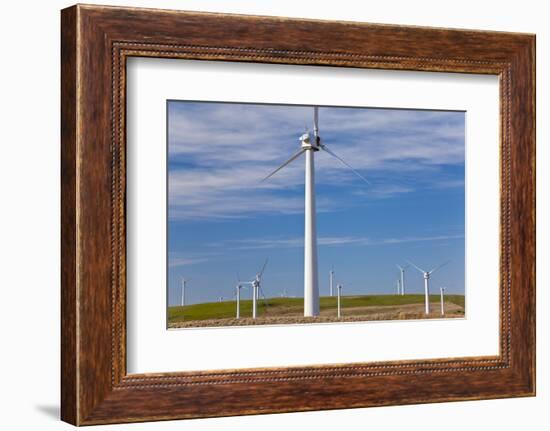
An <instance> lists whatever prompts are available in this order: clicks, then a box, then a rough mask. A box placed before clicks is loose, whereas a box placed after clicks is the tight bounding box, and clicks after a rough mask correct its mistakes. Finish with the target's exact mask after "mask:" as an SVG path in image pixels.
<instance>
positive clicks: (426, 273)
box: [407, 260, 450, 314]
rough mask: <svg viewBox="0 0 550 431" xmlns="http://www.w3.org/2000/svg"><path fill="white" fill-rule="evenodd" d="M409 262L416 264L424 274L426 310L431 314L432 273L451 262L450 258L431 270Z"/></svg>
mask: <svg viewBox="0 0 550 431" xmlns="http://www.w3.org/2000/svg"><path fill="white" fill-rule="evenodd" d="M407 262H408V263H409V264H411V265H412V266H414V267H415V268H416V269H418V270H419V271H420V272H421V273H422V274H423V275H424V312H425V313H426V314H430V275H432V274H433V273H434V272H435V271H437V270H438V269H439V268H441V267H442V266H445V265H447V264H448V263H449V262H450V260H448V261H447V262H445V263H442V264H441V265H439V266H436V267H435V268H433V269H431V270H430V271H424V270H423V269H422V268H419V267H418V266H416V265H415V264H414V263H412V262H411V261H407Z"/></svg>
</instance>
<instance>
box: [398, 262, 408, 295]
mask: <svg viewBox="0 0 550 431" xmlns="http://www.w3.org/2000/svg"><path fill="white" fill-rule="evenodd" d="M395 266H397V268H398V269H399V273H400V274H401V295H404V294H405V270H406V269H407V268H408V267H409V265H405V266H401V265H395Z"/></svg>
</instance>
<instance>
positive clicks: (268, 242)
mask: <svg viewBox="0 0 550 431" xmlns="http://www.w3.org/2000/svg"><path fill="white" fill-rule="evenodd" d="M462 238H464V235H433V236H410V237H402V238H369V237H363V236H334V237H330V236H329V237H319V238H318V239H317V243H318V245H320V246H329V247H330V246H350V245H355V246H371V245H392V244H402V243H409V242H426V241H448V240H453V239H462ZM209 245H210V246H211V247H228V248H234V249H239V250H262V249H279V248H295V247H303V246H304V238H303V237H292V238H249V239H241V240H236V241H227V242H216V243H211V244H209Z"/></svg>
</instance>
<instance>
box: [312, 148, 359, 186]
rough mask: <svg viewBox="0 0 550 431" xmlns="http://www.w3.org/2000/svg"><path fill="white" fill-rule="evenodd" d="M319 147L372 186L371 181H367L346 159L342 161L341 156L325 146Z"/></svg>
mask: <svg viewBox="0 0 550 431" xmlns="http://www.w3.org/2000/svg"><path fill="white" fill-rule="evenodd" d="M319 146H320V147H321V149H323V150H325V151H326V152H327V153H329V154H330V155H331V156H332V157H334V158H335V159H337V160H339V161H340V162H341V163H342V164H343V165H344V166H346V167H347V168H349V169H350V170H351V171H352V172H353V173H354V174H355V175H357V176H358V177H359V178H361V179H362V180H363V181H364V182H366V183H367V184H370V182H369V180H367V179H366V178H365V177H364V176H363V175H361V174H360V173H359V172H357V171H356V170H355V169H354V168H353V167H352V166H351V165H350V164H349V163H347V162H346V161H345V160H344V159H342V158H341V157H340V156H338V155H336V154H335V153H334V152H333V151H332V150H329V149H328V148H327V146H326V145H325V144H321V143H319Z"/></svg>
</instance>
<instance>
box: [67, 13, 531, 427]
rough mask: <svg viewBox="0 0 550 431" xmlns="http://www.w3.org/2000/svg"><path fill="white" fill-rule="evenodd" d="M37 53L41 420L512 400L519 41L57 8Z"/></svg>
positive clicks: (519, 275) (522, 373) (526, 135)
mask: <svg viewBox="0 0 550 431" xmlns="http://www.w3.org/2000/svg"><path fill="white" fill-rule="evenodd" d="M61 44H62V46H61V48H62V65H61V66H62V67H61V69H62V95H61V99H62V104H61V105H62V112H61V116H62V152H61V162H62V184H61V188H62V197H61V198H62V286H61V288H62V346H61V350H62V364H61V365H62V382H61V383H62V391H61V392H62V400H61V407H62V408H61V413H62V419H63V420H65V421H67V422H69V423H72V424H75V425H91V424H104V423H118V422H138V421H152V420H166V419H180V418H197V417H213V416H230V415H243V414H259V413H275V412H290V411H308V410H322V409H341V408H353V407H368V406H382V405H398V404H414V403H429V402H442V401H456V400H473V399H489V398H502V397H516V396H533V395H534V394H535V172H534V169H535V162H534V161H535V111H534V100H535V78H534V70H535V37H534V35H529V34H514V33H499V32H486V31H471V30H451V29H436V28H422V27H403V26H390V25H378V24H366V23H353V22H330V21H315V20H297V19H287V18H276V17H255V16H240V15H221V14H212V13H196V12H179V11H166V10H148V9H134V8H119V7H104V6H92V5H86V6H83V5H77V6H73V7H70V8H68V9H65V10H63V11H62V27H61ZM251 394H254V396H251Z"/></svg>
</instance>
